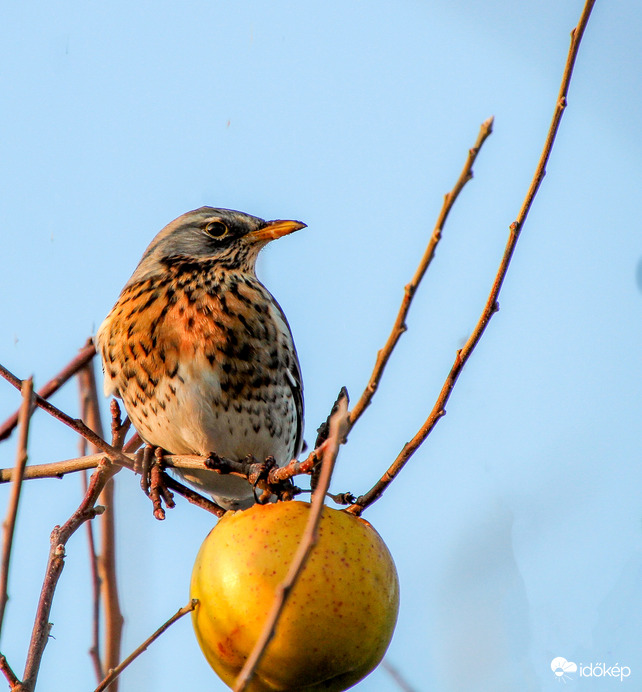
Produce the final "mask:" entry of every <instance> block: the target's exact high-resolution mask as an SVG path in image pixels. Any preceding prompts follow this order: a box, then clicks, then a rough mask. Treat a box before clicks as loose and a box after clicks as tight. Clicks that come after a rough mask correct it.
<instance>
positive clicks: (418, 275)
mask: <svg viewBox="0 0 642 692" xmlns="http://www.w3.org/2000/svg"><path fill="white" fill-rule="evenodd" d="M493 120H494V119H493V118H492V117H490V118H488V120H485V121H484V122H483V123H482V124H481V127H480V130H479V135H478V136H477V141H476V142H475V144H474V145H473V147H472V149H469V150H468V157H467V159H466V163H465V164H464V168H463V170H462V172H461V174H460V175H459V178H458V179H457V182H456V183H455V186H454V187H453V189H452V190H451V191H450V192H448V193H447V194H446V195H444V203H443V205H442V207H441V211H440V212H439V216H438V217H437V222H436V223H435V227H434V229H433V232H432V235H431V236H430V240H429V242H428V246H427V247H426V250H425V252H424V255H423V257H422V258H421V261H420V262H419V266H418V267H417V270H416V271H415V274H414V276H413V277H412V279H411V280H410V283H408V284H407V285H406V286H405V288H404V296H403V300H402V302H401V307H400V308H399V313H398V314H397V318H396V319H395V323H394V325H393V327H392V331H391V332H390V335H389V336H388V340H387V341H386V343H385V345H384V346H383V348H382V349H381V350H380V351H379V352H378V353H377V360H376V362H375V365H374V369H373V371H372V374H371V375H370V380H369V382H368V385H367V386H366V388H365V390H364V391H363V394H362V395H361V397H360V398H359V401H357V403H356V404H355V405H354V407H353V408H352V410H351V411H350V428H352V427H353V426H354V424H355V423H356V422H357V421H358V420H359V418H360V417H361V415H362V414H363V412H364V411H365V410H366V408H367V407H368V406H369V405H370V402H371V401H372V397H373V396H374V394H375V392H376V391H377V387H378V386H379V381H380V380H381V376H382V374H383V371H384V368H385V367H386V364H387V363H388V360H389V358H390V355H391V354H392V351H393V349H394V348H395V346H396V345H397V342H398V341H399V339H400V337H401V335H402V334H403V333H404V332H405V331H406V329H407V327H406V317H407V316H408V311H409V310H410V305H411V303H412V299H413V297H414V295H415V293H416V291H417V288H418V287H419V284H420V283H421V280H422V279H423V277H424V274H425V273H426V270H427V269H428V267H429V265H430V263H431V262H432V259H433V257H434V256H435V250H436V248H437V245H438V243H439V241H440V240H441V234H442V231H443V228H444V225H445V223H446V219H447V218H448V214H449V213H450V210H451V209H452V207H453V205H454V204H455V201H456V200H457V197H458V196H459V193H460V192H461V191H462V189H463V187H464V185H466V183H467V182H468V181H469V180H471V179H472V177H473V170H472V169H473V164H474V163H475V160H476V159H477V155H478V154H479V151H480V149H481V148H482V145H483V144H484V142H485V141H486V139H487V138H488V137H489V136H490V134H491V133H492V131H493Z"/></svg>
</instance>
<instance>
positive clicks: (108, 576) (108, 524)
mask: <svg viewBox="0 0 642 692" xmlns="http://www.w3.org/2000/svg"><path fill="white" fill-rule="evenodd" d="M78 380H79V383H80V387H81V391H82V392H83V399H85V400H86V413H87V416H86V422H87V425H88V426H89V428H91V429H92V430H93V431H94V432H95V433H96V434H98V435H99V436H100V437H101V438H104V433H103V427H102V422H101V420H100V408H99V404H98V392H97V388H96V377H95V375H94V364H93V362H91V363H88V364H87V365H86V366H85V367H84V368H83V369H82V370H81V371H80V372H79V373H78ZM112 421H113V426H114V427H113V429H112V437H113V439H114V447H116V448H117V449H118V450H121V449H122V445H123V442H124V435H125V433H126V430H127V429H126V427H125V426H123V425H121V424H120V411H119V410H114V411H112ZM92 446H93V445H92ZM94 451H95V452H97V451H98V450H97V449H95V447H94ZM98 502H100V504H101V505H102V506H103V507H104V508H105V511H104V512H103V514H102V515H101V517H100V522H99V525H100V554H99V557H98V572H99V576H100V581H101V585H102V590H101V591H102V599H103V605H104V622H105V650H104V653H103V657H102V670H103V671H104V670H110V669H111V668H113V667H114V666H116V665H117V664H118V661H119V660H120V645H121V639H122V631H123V615H122V612H121V609H120V601H119V598H118V581H117V577H116V530H115V517H114V511H115V505H114V480H113V478H112V479H111V480H109V481H108V482H107V483H106V484H105V487H104V489H103V491H102V493H101V494H100V497H99V499H98ZM100 679H102V676H101V677H100V678H99V680H100ZM113 692H118V683H117V682H116V683H115V684H114V686H113Z"/></svg>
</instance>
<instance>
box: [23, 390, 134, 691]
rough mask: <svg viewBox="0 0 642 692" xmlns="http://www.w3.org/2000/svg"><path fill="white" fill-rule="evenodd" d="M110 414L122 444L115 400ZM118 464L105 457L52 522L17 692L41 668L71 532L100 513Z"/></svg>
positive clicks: (30, 685)
mask: <svg viewBox="0 0 642 692" xmlns="http://www.w3.org/2000/svg"><path fill="white" fill-rule="evenodd" d="M112 415H113V425H112V430H113V439H112V442H113V445H114V447H113V448H114V449H117V448H121V447H122V445H123V442H124V437H125V434H126V432H127V427H128V426H127V425H123V426H121V425H119V418H120V412H119V409H118V405H117V404H115V402H114V403H113V404H112ZM120 469H121V467H120V466H119V465H117V464H113V463H112V462H111V461H110V460H109V459H108V458H104V459H103V460H102V461H101V462H100V464H99V465H98V468H97V469H96V471H94V473H93V474H92V475H91V478H90V479H89V488H88V489H87V492H86V494H85V496H84V498H83V499H82V502H81V503H80V506H79V507H78V509H77V510H76V511H75V512H74V513H73V514H72V515H71V517H70V518H69V519H68V520H67V521H66V522H65V523H64V524H63V526H62V527H61V526H55V527H54V529H53V531H52V532H51V538H50V548H49V559H48V561H47V569H46V572H45V579H44V582H43V585H42V590H41V592H40V599H39V601H38V608H37V611H36V619H35V623H34V626H33V631H32V634H31V641H30V643H29V651H28V653H27V662H26V665H25V671H24V675H23V682H22V684H21V686H20V687H19V688H18V689H19V690H20V692H33V689H34V687H35V685H36V680H37V677H38V671H39V670H40V663H41V661H42V656H43V653H44V650H45V647H46V645H47V641H48V639H49V633H50V631H51V627H52V625H51V623H50V622H49V615H50V613H51V605H52V602H53V596H54V593H55V590H56V586H57V584H58V580H59V579H60V575H61V573H62V570H63V567H64V564H65V546H66V544H67V541H68V540H69V539H70V538H71V536H72V535H73V534H74V533H75V532H76V531H77V530H78V529H79V528H80V526H82V524H83V523H84V522H85V521H88V520H90V519H93V518H94V517H95V516H97V515H99V514H102V512H103V511H104V508H103V507H102V506H100V505H98V506H97V505H96V503H97V501H98V498H99V497H100V494H101V493H102V491H103V489H104V488H105V485H106V484H107V483H108V482H109V481H110V480H111V478H112V477H113V476H114V474H116V473H118V471H120Z"/></svg>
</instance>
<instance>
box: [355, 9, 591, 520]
mask: <svg viewBox="0 0 642 692" xmlns="http://www.w3.org/2000/svg"><path fill="white" fill-rule="evenodd" d="M594 4H595V0H588V2H587V3H586V5H585V6H584V10H583V11H582V15H581V17H580V21H579V23H578V25H577V27H576V28H575V29H573V31H572V32H571V45H570V48H569V52H568V57H567V60H566V66H565V68H564V75H563V77H562V84H561V87H560V92H559V96H558V99H557V102H556V105H555V111H554V114H553V120H552V122H551V125H550V128H549V131H548V135H547V137H546V141H545V143H544V150H543V151H542V155H541V157H540V160H539V163H538V165H537V168H536V171H535V175H534V177H533V180H532V182H531V185H530V187H529V190H528V193H527V194H526V198H525V200H524V203H523V205H522V208H521V209H520V211H519V214H518V216H517V219H516V220H515V221H514V222H513V223H512V224H511V226H510V229H509V230H510V232H509V236H508V241H507V243H506V247H505V249H504V255H503V257H502V260H501V262H500V265H499V269H498V270H497V274H496V275H495V279H494V281H493V286H492V289H491V291H490V295H489V296H488V299H487V300H486V305H485V306H484V309H483V311H482V314H481V317H480V318H479V321H478V322H477V324H476V325H475V328H474V329H473V331H472V333H471V335H470V336H469V337H468V340H467V341H466V343H465V344H464V347H463V348H462V349H460V350H459V351H457V355H456V357H455V362H454V364H453V366H452V368H451V369H450V372H449V373H448V377H447V378H446V381H445V382H444V385H443V387H442V389H441V392H440V394H439V397H438V398H437V401H436V403H435V405H434V407H433V409H432V411H431V413H430V415H429V416H428V418H427V419H426V421H425V423H424V424H423V425H422V426H421V428H420V429H419V430H418V432H417V433H416V434H415V436H414V437H413V438H412V440H410V442H407V443H406V444H405V445H404V446H403V448H402V450H401V452H399V455H398V456H397V458H396V459H395V460H394V461H393V463H392V464H391V465H390V467H389V468H388V470H387V471H386V472H385V473H384V475H383V476H382V477H381V479H380V480H379V481H378V482H377V483H376V484H375V485H374V486H373V487H372V488H371V489H370V490H369V491H368V492H367V493H366V494H365V495H362V496H361V497H359V498H358V499H357V501H356V503H354V504H353V505H351V506H350V507H349V508H348V509H347V510H346V511H347V512H351V513H352V514H355V515H357V516H358V515H360V514H361V513H362V512H363V510H364V509H365V508H366V507H368V506H369V505H371V504H372V503H373V502H375V501H376V500H378V499H379V498H380V497H381V495H382V494H383V493H384V491H385V490H386V488H387V487H388V486H389V485H390V483H391V482H392V481H393V479H394V478H395V477H396V476H397V474H398V473H399V471H401V469H402V468H403V467H404V466H405V464H406V463H407V461H408V460H409V459H410V457H411V456H412V455H413V454H414V453H415V452H416V451H417V449H418V448H419V447H420V446H421V444H422V443H423V441H424V440H425V439H426V437H428V435H429V434H430V432H431V431H432V429H433V428H434V427H435V425H436V424H437V421H438V420H439V419H440V418H441V417H442V416H444V415H445V413H446V409H445V406H446V403H447V402H448V399H449V398H450V395H451V393H452V390H453V387H454V386H455V383H456V382H457V378H458V377H459V375H460V373H461V371H462V370H463V368H464V365H465V364H466V362H467V361H468V359H469V358H470V355H471V354H472V352H473V350H474V349H475V346H477V344H478V342H479V340H480V339H481V337H482V335H483V333H484V331H485V330H486V327H487V326H488V323H489V321H490V319H491V317H492V316H493V315H494V313H495V312H497V310H499V305H498V303H497V299H498V297H499V292H500V291H501V287H502V284H503V282H504V278H505V277H506V273H507V272H508V266H509V264H510V261H511V258H512V256H513V252H514V251H515V246H516V245H517V240H518V238H519V232H520V230H521V229H522V227H523V225H524V221H525V220H526V216H527V215H528V212H529V210H530V207H531V205H532V203H533V199H534V197H535V194H536V193H537V190H538V188H539V185H540V183H541V181H542V179H543V177H544V172H545V170H546V164H547V162H548V159H549V157H550V154H551V150H552V146H553V142H554V141H555V135H556V134H557V130H558V128H559V124H560V120H561V117H562V114H563V112H564V108H565V107H566V94H567V93H568V87H569V83H570V79H571V74H572V72H573V65H574V64H575V58H576V57H577V52H578V49H579V45H580V40H581V38H582V35H583V33H584V29H585V27H586V23H587V22H588V19H589V16H590V14H591V10H592V9H593V5H594Z"/></svg>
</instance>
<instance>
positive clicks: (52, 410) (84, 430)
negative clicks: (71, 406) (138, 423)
mask: <svg viewBox="0 0 642 692" xmlns="http://www.w3.org/2000/svg"><path fill="white" fill-rule="evenodd" d="M0 376H2V377H4V379H5V380H7V382H9V383H10V384H12V385H13V386H14V387H15V388H16V389H20V388H21V387H22V380H21V379H20V378H18V377H16V376H15V375H14V374H13V373H12V372H9V370H7V368H5V367H4V366H3V365H0ZM35 403H36V405H37V406H39V407H40V408H41V409H43V410H44V411H46V412H47V413H48V414H50V415H51V416H53V417H54V418H57V419H58V420H59V421H61V422H63V423H64V424H65V425H67V426H69V427H70V428H71V429H72V430H75V431H76V432H77V433H78V434H79V435H82V436H83V437H84V438H85V439H86V440H87V441H88V442H90V443H91V444H93V445H96V447H97V448H98V449H100V451H101V452H104V453H105V455H106V456H108V457H109V458H110V459H111V460H112V461H113V462H114V463H115V464H118V465H119V466H126V467H127V468H130V469H132V468H133V463H132V461H131V459H129V458H128V457H127V456H125V454H123V453H122V452H120V451H119V450H117V449H115V448H114V447H112V446H111V445H110V444H108V443H107V442H105V440H103V439H102V438H101V437H100V436H99V435H96V433H95V432H94V431H93V430H90V429H89V428H88V427H87V426H86V425H85V424H84V423H83V422H82V421H81V420H77V419H74V418H72V417H71V416H69V415H67V414H66V413H65V412H64V411H61V410H60V409H59V408H57V407H56V406H54V405H53V404H50V403H49V402H48V401H45V399H43V398H42V397H40V396H38V395H37V394H36V396H35Z"/></svg>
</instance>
